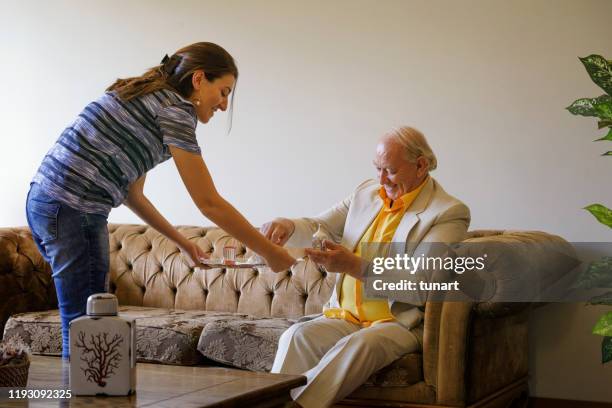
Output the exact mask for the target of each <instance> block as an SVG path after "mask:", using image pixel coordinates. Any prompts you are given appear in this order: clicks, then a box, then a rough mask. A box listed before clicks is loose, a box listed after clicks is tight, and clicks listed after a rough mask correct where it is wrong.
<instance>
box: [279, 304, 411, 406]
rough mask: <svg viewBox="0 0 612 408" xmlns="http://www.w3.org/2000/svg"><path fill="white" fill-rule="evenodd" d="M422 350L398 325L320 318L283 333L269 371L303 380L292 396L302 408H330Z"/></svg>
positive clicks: (292, 392) (409, 333)
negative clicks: (375, 375)
mask: <svg viewBox="0 0 612 408" xmlns="http://www.w3.org/2000/svg"><path fill="white" fill-rule="evenodd" d="M418 349H419V344H418V341H417V338H416V336H415V335H414V334H413V333H412V332H410V330H408V329H407V328H405V327H404V326H402V325H400V324H399V323H396V322H385V323H379V324H376V325H374V326H371V327H367V328H361V327H360V326H359V325H356V324H353V323H350V322H347V321H345V320H340V319H328V318H326V317H324V316H322V317H319V318H317V319H314V320H310V321H306V322H303V323H297V324H294V325H293V326H291V327H290V328H289V329H287V330H286V331H285V332H284V333H283V335H282V336H281V338H280V341H279V344H278V350H277V352H276V358H275V359H274V365H273V366H272V370H271V372H273V373H283V374H302V375H305V376H306V378H307V380H308V382H307V383H306V385H304V386H302V387H298V388H294V389H293V390H292V391H291V397H292V398H293V399H294V400H295V401H296V402H297V403H299V404H300V405H301V406H302V407H304V408H310V407H316V408H320V407H327V406H330V405H331V404H333V403H334V402H335V401H338V400H341V399H342V398H344V397H346V396H348V395H349V394H350V393H351V392H352V391H354V390H355V389H356V388H357V387H359V386H360V385H361V384H363V383H364V382H365V381H366V380H367V379H368V377H369V376H370V375H372V374H373V373H375V372H376V371H378V370H380V369H381V368H383V367H385V366H387V365H389V364H391V363H392V362H393V361H394V360H397V359H398V358H399V357H401V356H402V355H404V354H407V353H411V352H413V351H416V350H418Z"/></svg>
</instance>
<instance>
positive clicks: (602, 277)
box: [575, 256, 612, 289]
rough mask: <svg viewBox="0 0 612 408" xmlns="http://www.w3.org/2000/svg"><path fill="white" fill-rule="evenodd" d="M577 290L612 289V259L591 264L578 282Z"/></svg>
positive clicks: (604, 259)
mask: <svg viewBox="0 0 612 408" xmlns="http://www.w3.org/2000/svg"><path fill="white" fill-rule="evenodd" d="M575 287H576V289H592V288H612V257H611V256H604V257H603V258H601V259H600V260H598V261H594V262H591V263H590V264H589V267H588V268H587V269H586V271H584V272H583V273H582V274H581V275H580V276H579V277H578V280H577V281H576V285H575Z"/></svg>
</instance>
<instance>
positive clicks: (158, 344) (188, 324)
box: [4, 306, 246, 365]
mask: <svg viewBox="0 0 612 408" xmlns="http://www.w3.org/2000/svg"><path fill="white" fill-rule="evenodd" d="M119 313H120V314H121V315H123V316H125V317H128V318H133V319H136V331H137V343H136V356H137V359H138V361H140V362H154V363H162V364H178V365H193V364H199V363H202V362H204V361H205V359H204V357H203V356H202V355H201V354H200V353H198V351H197V344H198V339H199V338H200V334H201V332H202V329H203V328H204V327H205V326H206V325H207V324H210V323H214V322H217V321H224V320H231V319H242V318H245V317H246V316H245V315H239V314H235V313H227V312H197V311H183V310H172V309H161V308H148V307H138V306H120V307H119ZM4 338H5V339H13V340H17V341H22V342H24V343H25V344H28V345H29V346H30V347H31V349H32V352H33V353H35V354H42V355H54V356H59V355H61V353H62V344H61V343H62V342H61V324H60V318H59V313H58V311H57V310H50V311H44V312H33V313H23V314H18V315H14V316H12V317H11V318H10V319H9V321H8V322H7V324H6V327H5V330H4Z"/></svg>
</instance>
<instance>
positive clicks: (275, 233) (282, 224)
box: [261, 218, 295, 246]
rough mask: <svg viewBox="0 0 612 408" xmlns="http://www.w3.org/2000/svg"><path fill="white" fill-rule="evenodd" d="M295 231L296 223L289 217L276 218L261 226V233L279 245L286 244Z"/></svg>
mask: <svg viewBox="0 0 612 408" xmlns="http://www.w3.org/2000/svg"><path fill="white" fill-rule="evenodd" d="M293 231H295V224H294V223H293V221H291V220H290V219H288V218H275V219H274V220H272V221H270V222H267V223H265V224H264V225H263V226H262V227H261V233H262V234H263V235H265V237H266V238H268V239H269V240H270V241H272V242H274V243H275V244H277V245H281V246H282V245H285V243H286V242H287V241H288V240H289V237H291V235H292V234H293Z"/></svg>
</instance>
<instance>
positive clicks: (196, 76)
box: [191, 70, 204, 91]
mask: <svg viewBox="0 0 612 408" xmlns="http://www.w3.org/2000/svg"><path fill="white" fill-rule="evenodd" d="M203 79H204V71H202V70H198V71H195V72H194V73H193V75H192V76H191V85H192V86H193V89H194V91H199V90H200V86H201V84H202V80H203Z"/></svg>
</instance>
